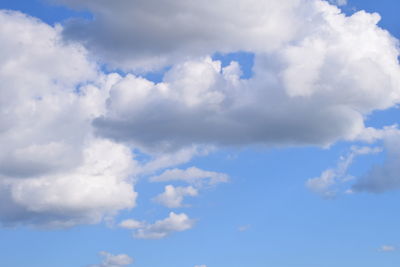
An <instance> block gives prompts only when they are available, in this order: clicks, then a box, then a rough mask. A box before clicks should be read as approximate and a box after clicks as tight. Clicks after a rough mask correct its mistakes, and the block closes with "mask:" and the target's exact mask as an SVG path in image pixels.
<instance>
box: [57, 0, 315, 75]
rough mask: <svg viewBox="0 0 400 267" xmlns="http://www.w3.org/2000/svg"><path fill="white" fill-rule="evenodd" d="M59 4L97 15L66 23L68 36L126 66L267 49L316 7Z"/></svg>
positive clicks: (243, 2) (255, 2) (247, 2)
mask: <svg viewBox="0 0 400 267" xmlns="http://www.w3.org/2000/svg"><path fill="white" fill-rule="evenodd" d="M58 2H62V3H64V4H66V5H69V6H71V7H76V8H85V9H88V10H89V11H91V12H92V13H93V14H94V18H95V19H94V20H90V21H88V20H80V19H77V20H72V21H70V22H68V23H67V25H66V29H65V30H64V36H65V38H66V39H67V40H77V41H80V42H82V43H84V44H85V45H86V47H88V48H89V49H90V50H91V51H93V54H94V55H96V56H99V57H100V58H101V59H103V60H105V61H106V62H108V63H111V64H113V65H115V66H120V67H124V68H126V69H132V68H133V69H149V68H153V67H157V66H161V65H164V64H167V65H168V64H170V63H171V62H172V63H173V62H177V61H178V60H182V59H185V58H188V57H193V56H201V55H205V54H211V53H214V52H215V51H223V52H227V51H232V50H233V51H239V50H246V51H248V50H249V51H254V50H263V51H265V50H267V51H270V50H273V49H274V48H276V47H278V46H280V45H281V44H282V43H285V42H287V41H289V40H291V39H292V38H293V36H294V35H296V33H297V32H298V31H297V30H298V28H299V27H300V25H303V24H304V22H305V21H303V20H301V18H302V16H308V15H310V14H312V13H313V10H314V7H313V3H312V1H303V0H302V1H300V0H295V1H293V0H281V1H275V0H262V1H260V0H217V1H209V0H208V1H192V0H191V1H189V2H188V1H187V0H175V1H158V0H137V1H134V2H132V1H125V2H118V3H114V2H113V3H111V2H109V1H95V0H72V1H71V0H68V1H65V0H58ZM232 6H235V7H237V8H232ZM105 10H107V12H105ZM227 10H229V12H226V11H227ZM309 10H312V11H309ZM249 14H251V16H249ZM110 40H112V41H110Z"/></svg>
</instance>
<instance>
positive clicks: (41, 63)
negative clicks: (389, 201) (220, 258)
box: [0, 0, 400, 237]
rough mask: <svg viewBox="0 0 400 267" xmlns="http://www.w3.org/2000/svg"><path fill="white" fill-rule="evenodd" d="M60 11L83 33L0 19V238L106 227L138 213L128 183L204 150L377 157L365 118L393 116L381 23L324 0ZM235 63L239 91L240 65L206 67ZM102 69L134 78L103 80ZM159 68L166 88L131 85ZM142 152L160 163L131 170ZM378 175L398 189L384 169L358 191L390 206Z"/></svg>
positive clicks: (90, 0) (395, 96)
mask: <svg viewBox="0 0 400 267" xmlns="http://www.w3.org/2000/svg"><path fill="white" fill-rule="evenodd" d="M59 2H60V1H59ZM61 2H63V1H61ZM64 4H66V5H70V6H72V7H74V8H84V9H88V10H89V11H90V12H92V13H93V15H94V16H93V20H69V21H67V22H65V24H64V25H63V26H61V25H57V26H55V27H52V26H49V25H46V24H45V23H43V22H41V21H39V20H37V19H34V18H31V17H28V16H26V15H23V14H20V13H17V12H10V11H1V12H0V24H1V25H2V27H1V28H0V51H1V53H0V66H1V67H0V79H1V80H2V84H1V85H0V146H1V148H2V151H1V152H0V200H1V203H2V204H1V205H0V220H1V222H2V223H3V224H5V225H15V224H18V223H25V224H32V225H40V226H42V225H43V226H53V227H64V226H73V225H76V224H80V223H97V222H100V221H101V220H103V219H104V218H106V217H109V216H114V215H115V214H117V212H118V211H120V210H123V209H129V208H133V207H134V206H135V199H136V195H137V193H136V192H135V191H134V184H135V181H136V179H137V177H138V175H141V174H151V173H153V172H154V171H157V170H164V169H167V168H169V167H171V166H175V165H179V163H182V162H187V161H188V160H190V158H191V157H192V156H193V155H196V154H201V153H204V152H202V151H206V150H207V148H208V147H219V146H248V145H260V144H261V145H265V146H292V145H295V146H299V145H319V146H328V145H330V144H333V143H335V142H336V141H338V140H347V141H354V140H357V141H360V140H361V141H362V140H365V141H371V140H373V139H374V138H376V136H374V135H373V133H374V132H375V130H374V129H371V128H366V127H365V125H364V122H365V119H366V117H367V116H368V115H369V114H371V113H372V112H373V111H375V110H384V109H387V108H390V107H393V106H395V105H397V104H398V103H399V101H400V68H399V64H398V59H397V57H398V55H399V50H398V44H397V40H396V39H395V38H393V37H392V36H391V35H390V34H389V33H388V32H387V31H385V30H383V29H381V28H380V27H378V26H377V23H378V21H379V19H380V18H379V15H377V14H369V13H366V12H363V11H360V12H357V13H355V14H353V15H352V16H345V15H344V14H342V13H341V12H340V10H339V9H338V8H337V7H336V6H333V5H330V4H328V3H327V2H325V1H319V0H297V1H292V0H291V1H289V0H283V1H272V0H271V1H260V0H236V1H225V0H217V1H163V0H158V1H155V0H152V1H148V0H147V1H142V0H135V1H106V0H97V1H94V0H83V1H65V2H64ZM228 11H230V12H228ZM237 51H247V52H250V53H253V54H254V56H255V62H254V67H253V73H254V75H253V76H252V77H250V78H249V79H242V78H241V68H240V65H239V64H238V63H237V62H232V63H231V64H230V65H228V66H222V65H221V62H219V61H216V60H213V59H212V55H213V54H214V53H216V52H223V53H234V52H237ZM100 64H106V65H107V66H108V67H109V68H111V69H112V68H122V69H124V70H125V71H127V72H130V73H129V74H127V75H120V74H116V73H110V74H106V73H104V72H103V71H102V70H101V68H100V67H99V66H100ZM165 67H168V71H167V72H166V73H165V75H164V77H163V80H162V82H160V83H154V82H152V81H149V80H147V79H144V78H142V77H140V76H139V75H138V71H141V72H143V71H146V70H150V69H157V68H165ZM393 139H394V140H397V139H398V137H397V135H393ZM388 142H389V141H388ZM396 142H397V141H390V143H393V144H397V143H396ZM137 150H140V151H141V153H147V154H150V155H151V156H152V158H153V159H154V160H152V161H150V162H141V161H140V160H136V159H135V154H134V153H133V152H132V151H137ZM392 154H393V157H394V158H396V157H397V156H396V155H397V154H396V152H393V153H391V155H392ZM184 172H185V171H179V170H178V169H173V170H170V171H166V172H165V173H166V174H171V173H178V174H179V173H181V174H182V173H184ZM186 172H187V171H186ZM186 172H185V173H186ZM165 173H164V176H166V174H165ZM383 173H389V174H390V175H389V176H386V177H388V178H386V179H387V180H388V182H389V183H391V184H395V185H396V186H398V184H400V183H398V182H393V180H394V179H396V177H397V174H398V173H399V169H398V168H397V167H396V165H395V164H394V163H392V162H388V163H387V164H386V165H385V166H383V167H382V168H376V169H374V170H373V171H372V172H371V173H370V174H369V175H368V176H367V177H366V178H364V179H362V181H364V182H362V181H361V180H360V183H359V184H356V185H355V187H354V190H355V191H363V190H369V191H383V190H386V187H385V186H386V184H387V183H386V182H385V185H381V184H380V182H378V180H379V179H378V177H383V176H384V175H383ZM209 174H215V175H217V173H213V172H209ZM185 175H186V174H185ZM218 175H219V174H218ZM159 177H163V176H162V175H161V176H159ZM182 177H183V176H182ZM185 177H186V176H185ZM207 177H208V176H207ZM221 177H225V176H221ZM210 178H212V177H210ZM154 179H156V178H154ZM160 179H161V178H160ZM174 179H175V180H176V179H178V178H176V177H175V178H174V177H170V178H169V181H172V180H174ZM182 179H183V178H182ZM178 180H179V179H178ZM379 181H381V180H379ZM171 188H174V187H171ZM372 188H375V189H372ZM185 194H186V195H194V193H193V192H192V193H190V194H188V193H182V194H181V195H182V196H179V197H178V201H175V202H174V203H173V204H171V203H169V206H179V205H180V204H181V198H182V197H183V195H185ZM175 195H176V194H175ZM164 200H165V199H164ZM163 202H165V201H163ZM164 204H165V203H164ZM167 206H168V205H167ZM174 216H175V215H174ZM174 216H172V215H171V218H172V219H173V218H174ZM185 216H186V215H185ZM171 218H170V219H171ZM172 219H171V220H172ZM184 219H187V218H186V217H185V218H184ZM160 225H161V226H162V227H161V226H160ZM163 225H164V222H163V221H160V222H157V223H156V224H155V225H154V226H150V225H149V226H146V227H145V228H143V229H142V230H140V231H138V233H137V235H138V236H140V237H145V236H148V235H151V233H152V232H153V230H154V229H156V230H157V231H159V229H158V228H160V229H164V228H163V227H164V226H163ZM190 226H191V224H190ZM188 228H190V227H184V228H182V229H181V228H179V229H177V230H179V231H180V230H185V229H188ZM168 229H169V228H168ZM157 231H156V232H157ZM159 232H160V233H161V234H160V236H161V235H163V236H164V231H161V230H160V231H159ZM157 233H158V232H157ZM165 235H167V234H165Z"/></svg>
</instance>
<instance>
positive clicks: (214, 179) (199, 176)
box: [149, 167, 229, 187]
mask: <svg viewBox="0 0 400 267" xmlns="http://www.w3.org/2000/svg"><path fill="white" fill-rule="evenodd" d="M149 180H150V181H151V182H171V181H182V182H186V183H188V184H192V185H195V186H196V187H202V186H203V185H208V186H211V185H216V184H219V183H226V182H227V181H228V180H229V176H228V175H227V174H225V173H218V172H210V171H205V170H201V169H199V168H196V167H190V168H188V169H186V170H181V169H169V170H166V171H165V172H163V173H162V174H160V175H158V176H152V177H150V178H149Z"/></svg>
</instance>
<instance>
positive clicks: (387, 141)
mask: <svg viewBox="0 0 400 267" xmlns="http://www.w3.org/2000/svg"><path fill="white" fill-rule="evenodd" d="M383 141H384V146H385V150H386V160H385V162H384V163H383V164H381V165H375V166H374V167H372V168H371V170H370V171H369V172H368V173H367V174H365V175H363V176H361V177H360V178H359V179H358V180H357V182H356V183H355V184H354V185H353V187H352V190H353V191H354V192H370V193H383V192H386V191H391V190H398V189H400V132H399V130H397V129H394V128H387V130H386V132H385V135H384V137H383Z"/></svg>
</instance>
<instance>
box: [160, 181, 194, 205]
mask: <svg viewBox="0 0 400 267" xmlns="http://www.w3.org/2000/svg"><path fill="white" fill-rule="evenodd" d="M197 195H198V191H197V190H196V189H195V188H194V187H192V186H187V187H182V186H179V187H175V186H173V185H167V186H165V190H164V192H163V193H161V194H160V195H158V196H157V197H155V198H154V201H156V202H158V203H160V204H161V205H163V206H166V207H168V208H180V207H183V206H184V204H183V203H182V202H183V199H184V197H185V196H191V197H195V196H197Z"/></svg>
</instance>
